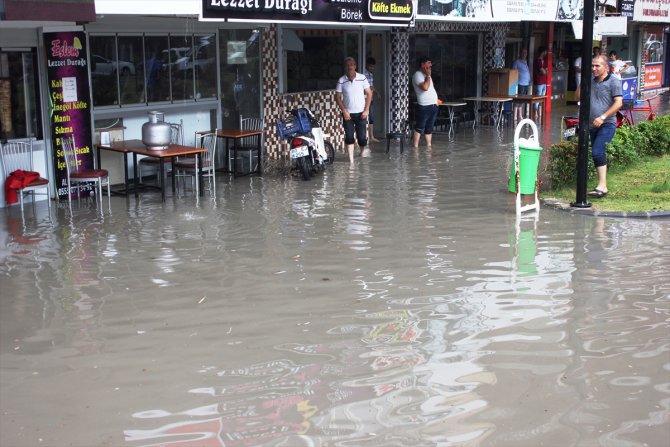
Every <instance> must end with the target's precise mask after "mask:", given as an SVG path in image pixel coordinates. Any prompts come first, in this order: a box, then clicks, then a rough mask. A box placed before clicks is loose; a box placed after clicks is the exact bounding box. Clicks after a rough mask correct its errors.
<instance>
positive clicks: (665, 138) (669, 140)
mask: <svg viewBox="0 0 670 447" xmlns="http://www.w3.org/2000/svg"><path fill="white" fill-rule="evenodd" d="M577 151H578V143H577V140H576V139H575V140H573V141H561V142H560V143H556V144H552V145H551V146H550V147H549V163H548V165H547V171H548V177H549V179H550V180H551V185H552V188H558V187H561V186H564V185H566V184H571V183H574V182H575V181H576V179H577ZM664 154H670V115H664V116H660V117H657V118H656V119H655V120H652V121H644V122H641V123H639V124H637V125H635V126H621V127H619V128H618V129H617V131H616V134H615V135H614V138H613V139H612V142H611V143H610V144H608V145H607V165H608V167H610V168H611V167H626V166H629V165H631V164H632V163H634V162H636V161H637V160H639V159H640V158H641V157H646V156H660V155H664ZM587 158H588V171H587V172H588V175H589V178H592V177H594V176H595V169H594V167H593V160H592V158H591V149H590V147H589V154H588V157H587Z"/></svg>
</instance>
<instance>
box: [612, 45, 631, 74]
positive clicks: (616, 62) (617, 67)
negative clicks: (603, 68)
mask: <svg viewBox="0 0 670 447" xmlns="http://www.w3.org/2000/svg"><path fill="white" fill-rule="evenodd" d="M609 59H610V60H609V66H610V72H611V73H612V74H613V75H614V77H615V78H617V79H621V72H623V71H626V70H628V64H627V63H625V62H624V61H622V60H621V59H617V54H616V51H614V50H612V51H610V53H609Z"/></svg>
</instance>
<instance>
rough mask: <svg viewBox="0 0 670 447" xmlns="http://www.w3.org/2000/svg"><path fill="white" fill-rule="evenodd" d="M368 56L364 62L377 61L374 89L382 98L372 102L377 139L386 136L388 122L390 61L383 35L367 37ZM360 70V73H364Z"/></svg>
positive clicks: (373, 72) (374, 71)
mask: <svg viewBox="0 0 670 447" xmlns="http://www.w3.org/2000/svg"><path fill="white" fill-rule="evenodd" d="M365 48H366V54H365V58H364V60H367V58H369V57H373V58H374V59H375V62H376V63H375V68H374V70H373V71H372V75H373V76H374V87H375V90H376V91H378V92H379V94H380V95H381V98H380V97H379V96H377V95H374V96H373V101H372V110H371V115H372V122H373V123H374V135H375V137H376V138H380V137H383V136H384V135H385V134H386V131H387V130H386V129H387V121H388V94H387V93H388V76H389V74H388V61H387V58H386V41H385V39H384V34H383V33H368V34H366V37H365ZM364 70H365V67H363V70H359V71H360V72H364Z"/></svg>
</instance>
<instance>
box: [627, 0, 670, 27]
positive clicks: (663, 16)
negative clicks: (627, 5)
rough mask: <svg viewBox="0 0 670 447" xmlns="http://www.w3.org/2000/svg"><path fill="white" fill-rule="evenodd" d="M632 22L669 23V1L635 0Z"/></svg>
mask: <svg viewBox="0 0 670 447" xmlns="http://www.w3.org/2000/svg"><path fill="white" fill-rule="evenodd" d="M633 20H635V21H638V22H670V0H636V1H635V9H634V12H633Z"/></svg>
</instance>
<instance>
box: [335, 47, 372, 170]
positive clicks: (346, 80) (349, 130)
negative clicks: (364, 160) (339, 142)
mask: <svg viewBox="0 0 670 447" xmlns="http://www.w3.org/2000/svg"><path fill="white" fill-rule="evenodd" d="M344 71H345V74H344V76H342V77H341V78H340V79H338V80H337V85H336V86H335V102H336V103H337V106H338V107H339V108H340V110H341V111H342V122H343V125H344V144H345V146H346V147H347V152H348V154H349V163H353V162H354V143H355V142H356V141H358V146H359V147H360V148H361V157H369V156H370V149H367V148H366V147H365V146H367V145H368V137H367V129H366V128H367V125H368V115H369V114H370V103H371V102H372V90H370V83H369V82H368V79H367V78H366V77H365V75H364V74H362V73H358V72H357V71H356V60H355V59H354V58H353V57H348V58H346V59H345V60H344ZM354 135H355V139H354Z"/></svg>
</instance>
